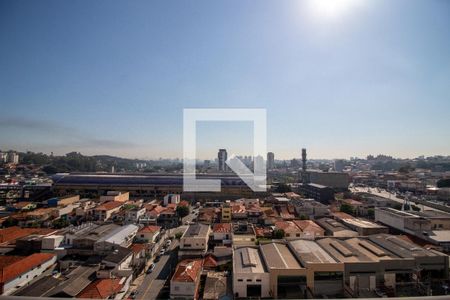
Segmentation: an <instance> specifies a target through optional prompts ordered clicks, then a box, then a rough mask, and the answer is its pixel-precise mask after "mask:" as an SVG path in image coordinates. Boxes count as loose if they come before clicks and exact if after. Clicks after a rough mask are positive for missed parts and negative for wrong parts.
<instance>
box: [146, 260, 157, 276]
mask: <svg viewBox="0 0 450 300" xmlns="http://www.w3.org/2000/svg"><path fill="white" fill-rule="evenodd" d="M155 266H156V265H155V264H154V263H152V264H151V265H150V267H148V269H147V274H150V273H151V272H153V270H154V269H155Z"/></svg>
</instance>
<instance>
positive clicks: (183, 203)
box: [178, 200, 189, 206]
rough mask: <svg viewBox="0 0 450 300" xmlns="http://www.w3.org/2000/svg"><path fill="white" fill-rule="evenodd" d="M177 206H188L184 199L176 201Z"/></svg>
mask: <svg viewBox="0 0 450 300" xmlns="http://www.w3.org/2000/svg"><path fill="white" fill-rule="evenodd" d="M178 206H189V202H187V201H186V200H183V201H180V203H178Z"/></svg>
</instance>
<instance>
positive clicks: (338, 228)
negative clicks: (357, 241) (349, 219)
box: [316, 218, 358, 237]
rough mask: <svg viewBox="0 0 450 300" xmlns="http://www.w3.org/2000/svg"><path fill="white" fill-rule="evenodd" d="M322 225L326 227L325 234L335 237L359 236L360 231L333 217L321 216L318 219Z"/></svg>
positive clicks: (318, 222) (317, 221)
mask: <svg viewBox="0 0 450 300" xmlns="http://www.w3.org/2000/svg"><path fill="white" fill-rule="evenodd" d="M316 223H317V224H319V226H320V227H322V228H323V229H325V235H330V236H334V237H353V236H358V232H356V231H354V230H351V229H350V228H348V227H347V226H345V225H344V224H342V223H341V222H338V221H336V220H334V219H331V218H321V219H318V220H316Z"/></svg>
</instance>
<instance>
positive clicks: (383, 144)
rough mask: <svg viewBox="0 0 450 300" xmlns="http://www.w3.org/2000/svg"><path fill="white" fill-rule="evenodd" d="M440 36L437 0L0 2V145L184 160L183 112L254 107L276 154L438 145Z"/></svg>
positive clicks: (443, 144)
mask: <svg viewBox="0 0 450 300" xmlns="http://www.w3.org/2000/svg"><path fill="white" fill-rule="evenodd" d="M449 37H450V1H446V0H397V1H392V0H365V1H361V0H315V1H314V0H303V1H288V0H284V1H264V0H258V1H246V0H235V1H232V0H227V1H173V0H169V1H167V0H162V1H115V0H111V1H60V0H55V1H47V0H41V1H31V0H30V1H21V0H11V1H9V0H8V1H5V0H0V149H2V150H8V149H17V150H20V151H25V150H31V151H37V152H39V151H42V152H45V153H50V152H54V153H55V154H64V153H67V152H70V151H78V152H81V153H83V154H86V155H93V154H110V155H118V156H122V157H130V158H159V157H163V158H175V157H182V149H183V146H182V143H183V138H182V137H183V109H184V108H264V109H266V112H267V149H268V151H272V152H274V153H275V157H276V158H277V159H290V158H293V157H300V155H301V148H304V147H305V148H307V149H308V156H309V157H310V158H329V159H333V158H349V157H352V156H358V157H363V156H366V155H368V154H380V153H383V154H388V155H393V156H396V157H416V156H419V155H426V156H428V155H450V130H449V128H450V117H449V116H450V38H449ZM197 136H198V140H197V157H199V158H203V159H209V158H214V157H216V156H217V150H218V148H227V150H228V152H229V153H235V154H243V155H246V154H250V153H251V151H252V145H251V141H250V140H251V138H252V127H251V123H248V122H240V123H236V124H231V123H229V122H228V123H227V122H208V124H204V123H203V122H200V123H199V124H198V126H197Z"/></svg>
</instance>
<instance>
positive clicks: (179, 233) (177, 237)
mask: <svg viewBox="0 0 450 300" xmlns="http://www.w3.org/2000/svg"><path fill="white" fill-rule="evenodd" d="M182 236H183V233H181V232H177V233H175V238H176V239H177V240H179V239H181V237H182Z"/></svg>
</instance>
